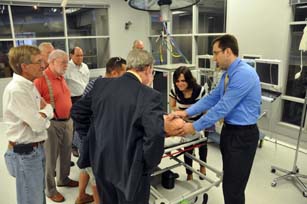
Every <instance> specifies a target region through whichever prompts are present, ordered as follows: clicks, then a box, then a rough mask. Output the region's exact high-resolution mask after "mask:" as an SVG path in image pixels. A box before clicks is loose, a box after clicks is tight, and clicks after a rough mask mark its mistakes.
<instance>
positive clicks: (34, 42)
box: [16, 39, 66, 51]
mask: <svg viewBox="0 0 307 204" xmlns="http://www.w3.org/2000/svg"><path fill="white" fill-rule="evenodd" d="M42 42H50V43H52V45H53V46H54V48H55V49H61V50H64V51H66V48H65V39H60V40H29V39H25V40H17V41H16V46H20V45H33V46H39V44H41V43H42Z"/></svg>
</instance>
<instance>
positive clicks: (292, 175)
mask: <svg viewBox="0 0 307 204" xmlns="http://www.w3.org/2000/svg"><path fill="white" fill-rule="evenodd" d="M299 50H300V51H301V67H300V68H301V69H300V71H299V72H298V73H296V74H295V79H298V78H299V77H300V76H301V72H302V70H303V61H302V58H303V54H302V53H303V51H306V50H307V26H306V27H305V29H304V33H303V37H302V40H301V43H300V48H299ZM304 80H307V79H303V84H304V88H305V100H304V105H303V112H302V117H301V124H300V129H299V134H298V138H297V144H296V151H295V158H294V162H293V168H292V170H286V169H283V168H279V167H276V166H272V167H271V172H272V173H275V172H276V170H278V171H281V172H283V173H285V175H282V176H279V177H277V178H275V179H274V180H273V181H272V183H271V186H272V187H275V186H276V185H277V182H278V181H280V180H291V181H293V182H294V183H295V184H298V185H297V186H298V187H299V189H300V190H301V191H302V193H303V196H304V197H307V187H306V185H305V184H304V183H303V182H302V181H301V178H303V179H307V175H303V174H299V168H298V167H297V164H296V163H297V157H298V153H299V148H300V141H301V136H302V131H303V127H304V120H305V116H306V104H307V81H306V82H305V81H304Z"/></svg>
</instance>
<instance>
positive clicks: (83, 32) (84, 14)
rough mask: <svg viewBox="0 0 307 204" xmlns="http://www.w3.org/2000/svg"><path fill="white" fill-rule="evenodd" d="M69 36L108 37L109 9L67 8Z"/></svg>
mask: <svg viewBox="0 0 307 204" xmlns="http://www.w3.org/2000/svg"><path fill="white" fill-rule="evenodd" d="M66 17H67V27H68V28H67V32H68V36H97V35H98V36H99V35H108V34H109V28H108V9H106V8H98V9H93V8H67V9H66Z"/></svg>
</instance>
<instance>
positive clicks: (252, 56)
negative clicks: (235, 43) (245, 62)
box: [242, 54, 261, 60]
mask: <svg viewBox="0 0 307 204" xmlns="http://www.w3.org/2000/svg"><path fill="white" fill-rule="evenodd" d="M242 59H253V60H254V59H261V55H254V54H243V55H242Z"/></svg>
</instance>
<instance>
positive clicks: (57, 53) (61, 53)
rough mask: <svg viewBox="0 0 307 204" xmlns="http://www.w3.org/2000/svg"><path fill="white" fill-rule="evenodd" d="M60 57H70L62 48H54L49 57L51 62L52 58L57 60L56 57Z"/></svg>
mask: <svg viewBox="0 0 307 204" xmlns="http://www.w3.org/2000/svg"><path fill="white" fill-rule="evenodd" d="M60 57H67V58H68V55H67V53H66V52H64V51H63V50H60V49H56V50H53V51H52V52H51V53H50V55H49V57H48V63H50V62H51V61H52V60H55V59H57V58H60Z"/></svg>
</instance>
